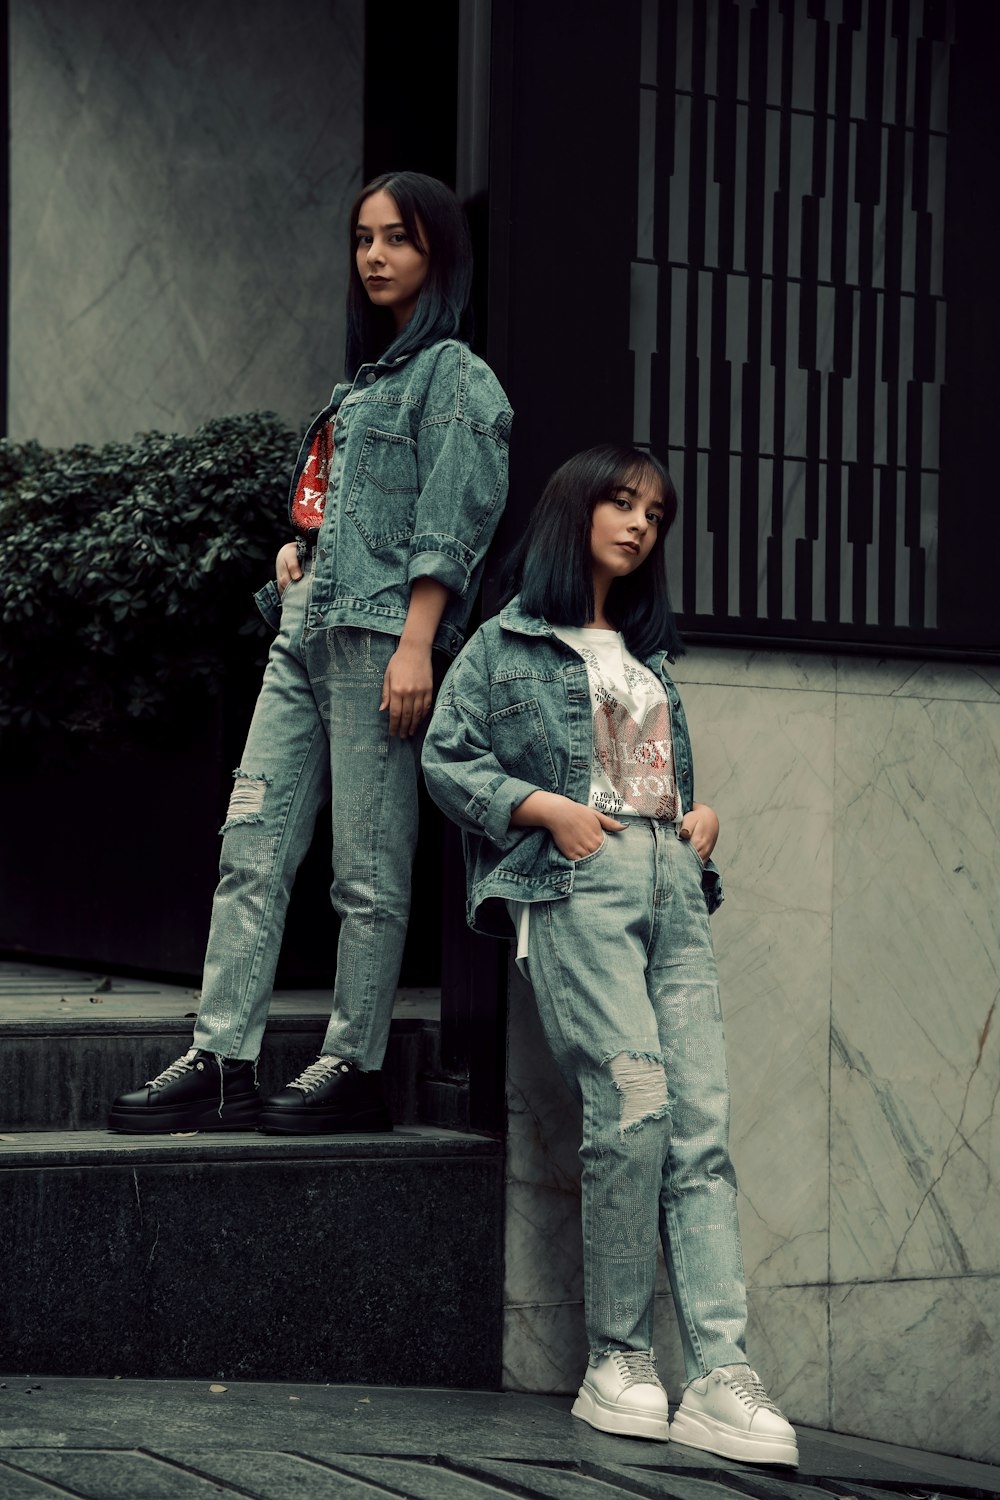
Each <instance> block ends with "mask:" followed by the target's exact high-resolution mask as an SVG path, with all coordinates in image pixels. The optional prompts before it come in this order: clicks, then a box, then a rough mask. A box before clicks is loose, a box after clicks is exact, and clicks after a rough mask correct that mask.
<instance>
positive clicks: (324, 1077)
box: [109, 172, 511, 1133]
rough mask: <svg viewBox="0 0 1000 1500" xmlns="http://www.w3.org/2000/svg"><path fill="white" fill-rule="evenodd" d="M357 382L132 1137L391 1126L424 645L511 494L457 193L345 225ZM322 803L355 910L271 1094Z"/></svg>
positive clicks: (501, 399)
mask: <svg viewBox="0 0 1000 1500" xmlns="http://www.w3.org/2000/svg"><path fill="white" fill-rule="evenodd" d="M349 234H350V251H349V253H350V257H351V272H350V282H349V294H348V319H347V355H346V374H347V379H346V381H344V382H343V383H341V384H339V385H337V386H336V388H335V389H334V392H333V395H332V397H331V399H330V402H329V404H328V405H327V406H326V407H325V408H324V409H323V411H321V412H320V414H319V416H318V417H316V419H315V420H314V422H313V423H312V425H311V426H310V428H309V430H308V432H307V433H306V435H305V438H304V439H303V442H302V446H301V450H300V453H299V459H298V463H297V464H296V468H295V472H294V474H293V477H292V483H291V492H290V500H289V513H290V518H291V521H292V524H293V526H294V528H295V530H296V533H297V539H296V541H295V542H294V543H290V544H287V545H286V546H285V547H283V548H282V549H281V551H280V552H279V554H278V560H277V579H276V580H275V581H272V582H271V583H270V584H268V585H267V587H266V588H265V589H263V590H262V591H261V593H260V595H258V602H259V604H260V607H261V609H262V610H263V612H264V614H265V616H266V617H267V618H268V619H269V621H270V622H271V624H272V625H273V626H274V627H275V629H276V631H277V635H276V638H275V641H274V644H273V646H272V647H271V651H270V655H269V658H268V664H267V669H266V671H265V674H264V682H263V686H262V688H261V693H260V697H259V699H258V701H257V707H256V710H255V713H254V717H253V722H252V724H251V727H250V734H249V738H248V740H247V745H246V749H245V751H244V754H243V758H242V760H241V763H240V767H239V769H238V770H237V771H236V773H235V785H234V789H233V794H232V798H231V801H230V804H229V811H228V816H227V818H226V821H225V823H224V825H223V829H222V833H223V842H222V860H221V871H220V881H219V885H218V889H217V891H216V895H215V902H214V906H213V911H212V924H211V931H210V935H209V940H208V950H207V954H206V959H205V971H204V980H203V987H202V996H201V1003H200V1008H199V1012H198V1019H197V1023H196V1025H195V1029H194V1039H193V1045H192V1047H191V1048H190V1049H189V1050H188V1051H187V1052H185V1053H184V1055H183V1056H182V1057H180V1058H178V1059H177V1060H176V1062H173V1063H171V1064H170V1065H169V1066H168V1067H167V1068H165V1069H164V1071H163V1072H162V1073H160V1074H159V1075H158V1076H157V1077H156V1078H154V1079H152V1080H151V1081H150V1082H149V1083H148V1084H146V1085H145V1086H144V1087H143V1088H142V1089H139V1090H136V1091H135V1092H133V1093H129V1094H124V1095H122V1096H121V1097H119V1098H118V1099H116V1100H115V1102H114V1104H113V1106H112V1109H111V1113H110V1118H109V1124H110V1125H111V1127H112V1129H115V1130H121V1131H142V1132H150V1131H174V1130H195V1129H202V1130H203V1129H211V1128H216V1129H234V1128H241V1127H247V1128H249V1127H253V1126H255V1125H258V1124H259V1125H260V1126H261V1128H263V1129H265V1130H268V1131H273V1132H280V1133H299V1132H326V1131H347V1130H388V1129H391V1124H390V1121H389V1117H388V1114H387V1112H386V1107H385V1102H384V1099H383V1096H382V1089H381V1081H380V1074H379V1069H380V1067H381V1064H382V1058H383V1054H384V1052H385V1047H386V1042H387V1039H388V1032H389V1023H390V1020H391V1016H392V1006H393V1000H394V998H395V992H396V984H397V980H398V976H399V966H400V961H401V958H402V951H403V940H404V937H405V934H406V925H407V918H408V914H409V901H410V871H411V866H412V861H413V852H414V848H415V844H416V835H417V776H418V771H419V748H420V737H421V733H422V727H423V721H424V720H425V717H426V715H427V713H428V712H429V709H430V706H431V701H432V696H433V690H434V668H433V663H432V655H433V654H434V653H435V652H437V653H439V655H441V656H443V657H450V656H454V654H455V653H456V651H457V650H458V649H459V647H460V646H461V644H462V639H463V631H464V628H465V625H466V622H467V620H468V617H469V613H470V610H471V608H472V603H473V599H474V596H475V593H476V588H477V585H478V581H479V577H480V573H481V569H482V564H483V559H484V556H485V553H486V549H487V547H488V545H489V543H490V540H491V538H492V536H493V533H494V531H495V529H496V525H497V522H498V521H499V519H500V514H501V511H502V509H503V505H504V501H505V499H506V492H507V446H508V439H509V432H510V424H511V411H510V407H509V404H508V402H507V399H506V397H505V395H504V392H503V390H502V389H501V387H500V385H499V383H498V381H497V380H496V377H495V376H494V375H493V373H492V371H491V370H490V369H489V367H488V366H487V365H486V364H484V362H483V361H482V360H481V359H479V358H477V356H476V355H474V354H473V353H472V352H471V350H470V349H469V347H468V344H467V342H465V340H466V337H467V334H468V328H467V310H468V306H469V298H470V293H471V289H472V255H471V249H470V243H469V234H468V228H467V226H466V221H465V216H464V214H463V212H462V209H461V206H460V204H459V203H458V201H457V199H456V198H455V195H454V194H453V193H452V192H451V191H450V189H449V188H447V187H445V186H444V184H443V183H440V182H438V181H436V180H435V179H434V178H431V177H426V176H423V175H422V174H420V173H417V172H394V173H386V174H384V175H382V176H380V177H376V178H375V179H374V180H373V181H372V182H369V183H368V184H367V186H366V187H365V188H363V189H362V191H361V193H360V194H359V195H358V198H357V200H356V201H355V204H354V207H353V209H352V212H351V218H350V230H349ZM327 800H329V801H330V808H331V822H332V831H333V885H332V888H331V899H332V902H333V905H334V908H335V909H336V912H337V914H338V916H339V918H340V938H339V945H338V949H337V969H336V980H335V987H334V994H333V1014H332V1016H331V1019H330V1024H329V1027H328V1030H327V1032H326V1036H325V1038H324V1041H323V1046H322V1051H321V1054H320V1056H319V1057H318V1059H317V1060H316V1062H314V1063H312V1064H310V1066H309V1067H307V1068H306V1069H305V1071H304V1072H303V1073H301V1074H300V1075H299V1076H298V1077H297V1078H295V1079H293V1080H292V1081H291V1083H290V1084H289V1085H288V1086H287V1087H286V1088H285V1089H283V1090H282V1091H281V1092H280V1093H278V1094H277V1095H275V1096H274V1097H273V1098H271V1099H268V1100H265V1101H263V1103H262V1101H261V1100H260V1098H259V1094H258V1089H257V1081H256V1058H257V1056H258V1053H259V1051H260V1045H261V1038H262V1036H263V1032H264V1025H265V1022H266V1019H267V1012H268V1006H269V1004H270V999H271V989H272V985H273V980H274V972H275V966H276V964H277V959H278V952H279V948H280V944H281V935H282V930H283V926H284V920H285V913H286V909H287V905H288V898H289V894H290V892H291V887H292V882H293V880H294V877H295V872H296V870H297V869H298V867H299V865H300V863H301V861H302V859H303V857H304V855H305V853H306V851H307V849H308V847H309V844H310V841H311V839H312V834H313V827H314V825H315V822H316V818H317V816H318V814H319V812H320V809H321V808H322V806H323V804H324V803H325V802H326V801H327Z"/></svg>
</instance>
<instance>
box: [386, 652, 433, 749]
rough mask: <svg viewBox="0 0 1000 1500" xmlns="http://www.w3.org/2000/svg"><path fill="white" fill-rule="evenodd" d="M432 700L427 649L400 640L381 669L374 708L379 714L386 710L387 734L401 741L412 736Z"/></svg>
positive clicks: (430, 667)
mask: <svg viewBox="0 0 1000 1500" xmlns="http://www.w3.org/2000/svg"><path fill="white" fill-rule="evenodd" d="M433 698H434V671H433V668H432V666H431V648H430V646H414V645H410V644H409V643H408V642H407V641H405V640H402V639H401V640H400V642H399V645H398V646H397V647H396V649H395V651H394V652H393V653H392V655H391V656H390V658H389V665H388V666H387V667H386V669H385V677H384V678H383V679H382V702H381V703H380V704H379V706H378V707H379V713H381V712H382V711H383V710H384V709H386V708H387V709H388V710H389V733H390V734H398V735H399V737H400V739H401V740H405V739H407V738H408V737H409V736H410V735H411V734H416V732H417V730H418V729H419V727H420V723H421V720H422V719H424V718H426V717H427V715H428V714H429V713H430V709H431V702H432V701H433Z"/></svg>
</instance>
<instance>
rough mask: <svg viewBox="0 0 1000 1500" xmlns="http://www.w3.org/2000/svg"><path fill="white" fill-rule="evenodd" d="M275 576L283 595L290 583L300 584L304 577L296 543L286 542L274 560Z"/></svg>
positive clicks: (279, 590)
mask: <svg viewBox="0 0 1000 1500" xmlns="http://www.w3.org/2000/svg"><path fill="white" fill-rule="evenodd" d="M274 576H275V578H276V579H277V582H278V593H279V594H283V593H284V592H285V590H286V589H287V587H288V585H289V584H290V583H298V581H299V579H300V578H301V577H302V564H301V563H300V562H299V549H298V544H297V543H296V542H286V543H285V545H284V546H283V547H282V549H281V551H280V552H279V553H278V555H277V557H276V558H275V559H274Z"/></svg>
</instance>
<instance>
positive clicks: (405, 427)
mask: <svg viewBox="0 0 1000 1500" xmlns="http://www.w3.org/2000/svg"><path fill="white" fill-rule="evenodd" d="M334 413H336V419H335V421H334V424H333V460H332V464H331V468H330V478H329V482H328V486H327V496H326V509H325V511H324V514H323V524H322V527H321V528H320V534H319V538H318V544H317V548H316V571H315V575H314V577H313V586H312V595H311V599H310V608H309V619H308V622H307V623H308V625H309V627H310V628H311V629H325V628H328V627H330V626H333V625H355V626H362V627H366V628H368V629H370V630H379V631H382V632H384V633H385V634H386V635H400V634H401V633H402V629H403V625H404V623H405V621H406V611H407V608H408V606H409V602H410V584H411V583H412V582H413V580H414V579H415V578H437V579H439V580H440V582H441V583H443V584H446V585H447V587H448V589H449V591H450V592H449V597H448V602H447V604H446V605H445V610H444V615H443V616H442V619H441V624H440V626H439V628H438V632H437V635H436V637H435V640H434V645H435V646H436V647H438V648H440V649H441V650H442V651H445V652H447V653H448V655H450V656H454V654H455V652H456V651H458V650H459V648H460V647H461V644H462V641H463V639H464V632H465V626H466V623H467V622H468V618H469V612H470V610H471V608H472V602H473V600H474V598H475V595H476V588H477V585H478V582H479V576H480V573H481V572H482V566H483V559H484V557H485V555H486V549H487V547H488V546H489V544H490V542H491V540H492V538H493V533H494V531H495V530H496V527H497V522H498V521H499V519H500V515H501V512H502V510H503V507H504V502H505V500H506V498H507V448H508V442H509V437H510V425H511V420H512V415H513V414H512V412H511V409H510V404H509V403H508V401H507V397H506V396H505V394H504V391H503V388H502V387H501V385H500V382H499V381H498V380H497V378H496V376H495V375H494V374H493V371H492V370H491V369H490V367H489V365H487V364H486V363H485V362H484V361H483V360H481V359H479V357H478V356H477V355H475V354H473V353H472V351H471V350H470V349H469V347H468V345H466V344H463V343H460V342H459V341H458V340H457V339H442V340H441V341H439V342H438V343H436V344H431V345H430V347H429V348H427V349H421V350H419V351H418V353H416V354H413V355H410V356H409V357H406V356H404V357H403V358H402V359H401V360H396V361H394V362H393V363H391V364H384V363H382V362H381V361H379V362H377V363H375V364H367V365H362V366H361V368H360V370H359V371H358V373H357V377H356V378H355V380H354V381H353V382H342V383H341V384H339V385H337V386H335V387H334V391H333V395H332V396H331V397H330V402H329V405H328V406H326V407H325V408H324V409H323V411H321V412H320V413H319V415H318V416H317V417H316V418H315V420H314V421H313V422H312V424H311V426H310V428H309V430H308V432H307V433H306V435H305V437H304V438H303V439H302V446H301V448H300V450H299V457H298V461H297V463H296V465H295V472H294V474H293V476H292V484H291V490H290V493H289V501H288V504H289V513H291V505H292V501H293V500H294V498H295V490H296V487H297V485H298V482H299V476H300V474H301V473H302V470H303V468H304V466H305V462H306V459H307V458H308V457H309V450H310V448H311V447H312V443H313V439H314V438H315V436H316V433H317V431H318V430H319V428H320V427H321V426H322V425H323V423H324V422H326V421H328V420H329V418H330V417H331V416H333V415H334ZM256 599H257V604H258V606H259V608H260V611H261V613H262V614H263V616H264V618H265V619H266V620H267V621H268V623H269V624H270V625H271V626H272V627H273V628H274V629H277V626H278V620H279V617H280V613H281V596H280V594H279V593H278V587H277V584H276V583H275V582H274V580H273V579H271V580H270V582H269V583H268V584H267V585H266V586H265V587H264V588H263V589H261V590H260V592H259V593H258V594H257V596H256Z"/></svg>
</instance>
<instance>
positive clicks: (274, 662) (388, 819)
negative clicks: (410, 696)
mask: <svg viewBox="0 0 1000 1500" xmlns="http://www.w3.org/2000/svg"><path fill="white" fill-rule="evenodd" d="M303 567H304V575H303V577H302V579H301V580H299V581H298V582H296V583H290V584H289V585H288V587H287V588H286V590H285V593H284V597H283V599H282V608H281V624H280V628H279V631H278V634H277V636H276V638H275V640H274V642H273V644H272V646H271V651H270V655H269V657H268V662H267V668H266V670H265V673H264V682H263V686H262V688H261V692H260V697H259V698H258V699H257V706H256V709H255V711H254V716H253V721H252V723H251V725H250V733H249V736H248V738H247V743H246V749H245V750H244V752H243V760H242V762H241V764H240V767H239V769H238V770H237V771H236V773H235V782H234V787H233V795H232V798H231V801H230V804H229V813H228V816H227V819H226V822H225V823H224V825H223V828H222V833H223V840H222V857H221V864H220V872H219V874H220V878H219V884H218V887H217V889H216V893H215V901H214V904H213V907H212V925H211V930H210V932H209V939H208V950H207V952H206V955H205V972H204V977H203V982H202V996H201V1005H200V1007H199V1011H198V1019H197V1022H196V1025H195V1030H194V1045H195V1046H196V1047H204V1048H206V1049H207V1050H208V1051H210V1052H216V1053H218V1054H219V1055H220V1056H223V1057H232V1058H244V1059H246V1058H256V1057H257V1055H258V1053H259V1052H260V1044H261V1038H262V1036H263V1034H264V1025H265V1022H266V1020H267V1012H268V1007H269V1005H270V1001H271V990H272V986H273V983H274V971H275V967H276V965H277V962H278V952H279V949H280V947H281V937H282V932H283V929H284V923H285V913H286V911H287V908H288V898H289V895H290V894H291V889H292V882H293V881H294V879H295V873H296V871H297V870H298V868H299V865H300V864H301V862H302V860H303V858H304V857H305V854H306V851H307V850H308V848H309V844H310V842H311V840H312V835H313V829H314V826H315V823H316V818H317V816H318V815H319V812H320V810H321V808H322V807H323V804H324V803H325V802H326V801H327V800H328V799H330V810H331V823H332V829H333V884H332V886H331V889H330V899H331V900H332V902H333V906H334V908H335V910H336V912H337V914H338V916H339V917H340V940H339V946H338V949H337V967H336V979H335V983H334V991H333V1013H332V1016H331V1018H330V1025H329V1028H328V1030H327V1033H326V1037H325V1039H324V1042H323V1051H324V1052H329V1053H333V1054H335V1055H336V1056H338V1057H342V1058H345V1059H346V1060H348V1061H349V1062H354V1063H356V1064H357V1066H358V1067H359V1068H360V1069H361V1070H362V1071H364V1072H369V1071H373V1070H376V1069H378V1068H380V1067H381V1066H382V1058H383V1055H384V1053H385V1047H386V1042H387V1040H388V1036H389V1023H390V1021H391V1019H392V1007H393V1002H394V1000H395V995H396V984H397V981H398V978H399V966H400V962H401V959H402V954H403V941H404V938H405V936H406V923H407V919H408V916H409V909H410V873H411V868H412V864H413V854H414V849H415V847H416V839H417V777H418V773H419V765H420V736H419V735H415V736H412V737H411V738H409V739H405V740H403V739H399V738H398V736H397V737H393V738H390V735H389V728H388V720H389V716H388V713H379V711H378V706H379V701H380V699H381V694H382V679H383V677H384V675H385V669H386V667H387V665H388V662H389V658H390V656H391V655H392V653H393V652H394V651H395V650H396V647H397V645H398V641H397V639H396V637H395V636H391V635H384V634H382V633H380V632H377V631H372V630H368V629H362V630H355V629H353V628H347V627H344V628H339V627H338V628H336V629H333V630H309V629H307V628H306V626H305V621H306V618H307V613H308V603H309V594H310V590H311V588H312V581H313V569H312V558H311V557H309V558H307V559H306V561H305V563H304V564H303Z"/></svg>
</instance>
